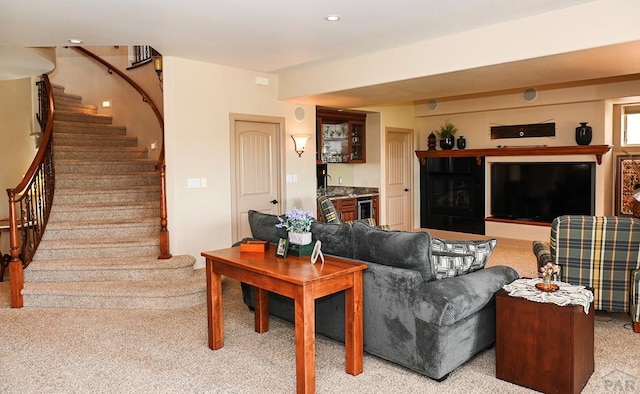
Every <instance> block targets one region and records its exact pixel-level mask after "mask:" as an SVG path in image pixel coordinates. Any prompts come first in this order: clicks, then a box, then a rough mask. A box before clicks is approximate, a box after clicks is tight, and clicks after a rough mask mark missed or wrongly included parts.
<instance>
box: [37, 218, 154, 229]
mask: <svg viewBox="0 0 640 394" xmlns="http://www.w3.org/2000/svg"><path fill="white" fill-rule="evenodd" d="M150 224H158V225H159V224H160V220H159V219H158V218H142V219H114V220H78V221H69V220H66V221H64V222H62V221H50V222H49V223H48V224H47V228H50V229H55V230H62V229H77V228H79V227H82V228H99V227H110V226H121V227H131V226H133V227H135V226H145V225H150Z"/></svg>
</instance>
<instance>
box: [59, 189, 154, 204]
mask: <svg viewBox="0 0 640 394" xmlns="http://www.w3.org/2000/svg"><path fill="white" fill-rule="evenodd" d="M159 199H160V193H159V192H157V191H155V192H153V191H148V192H128V193H103V194H100V195H96V194H95V193H85V194H64V193H63V192H62V191H60V190H59V191H57V192H56V197H55V203H56V204H75V205H85V204H96V203H136V202H147V201H158V200H159Z"/></svg>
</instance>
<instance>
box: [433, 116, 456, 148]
mask: <svg viewBox="0 0 640 394" xmlns="http://www.w3.org/2000/svg"><path fill="white" fill-rule="evenodd" d="M457 132H458V128H457V127H456V126H454V125H453V123H451V122H449V121H448V120H447V121H446V122H445V123H444V125H443V126H440V130H438V131H437V134H438V138H440V147H441V148H442V149H453V146H454V143H455V139H454V135H456V133H457Z"/></svg>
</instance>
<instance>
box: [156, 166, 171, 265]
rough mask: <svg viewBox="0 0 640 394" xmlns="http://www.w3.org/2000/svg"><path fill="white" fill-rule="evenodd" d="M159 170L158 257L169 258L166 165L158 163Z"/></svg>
mask: <svg viewBox="0 0 640 394" xmlns="http://www.w3.org/2000/svg"><path fill="white" fill-rule="evenodd" d="M158 169H159V170H160V256H158V258H159V259H170V258H171V253H170V251H169V230H168V229H167V172H166V169H167V166H166V165H165V164H160V165H158Z"/></svg>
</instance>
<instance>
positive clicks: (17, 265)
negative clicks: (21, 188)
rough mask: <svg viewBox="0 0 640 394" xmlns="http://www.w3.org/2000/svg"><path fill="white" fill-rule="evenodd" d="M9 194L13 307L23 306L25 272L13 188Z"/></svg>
mask: <svg viewBox="0 0 640 394" xmlns="http://www.w3.org/2000/svg"><path fill="white" fill-rule="evenodd" d="M7 193H8V194H9V244H10V248H11V261H10V262H9V294H10V296H11V307H12V308H22V306H23V300H22V288H23V287H24V272H23V270H22V261H21V260H20V244H19V241H18V221H17V218H16V197H15V194H14V192H13V190H11V189H9V190H7Z"/></svg>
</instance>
